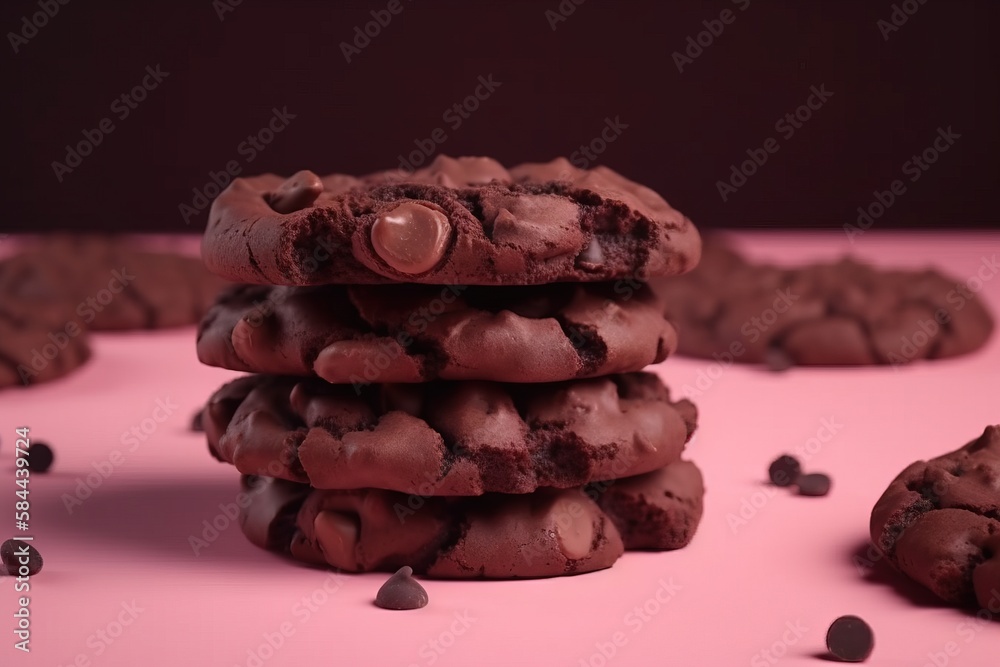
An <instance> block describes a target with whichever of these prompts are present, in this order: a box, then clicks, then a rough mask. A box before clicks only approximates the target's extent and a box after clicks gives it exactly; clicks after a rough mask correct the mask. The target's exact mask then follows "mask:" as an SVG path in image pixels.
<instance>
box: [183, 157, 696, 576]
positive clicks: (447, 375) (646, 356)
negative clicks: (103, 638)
mask: <svg viewBox="0 0 1000 667" xmlns="http://www.w3.org/2000/svg"><path fill="white" fill-rule="evenodd" d="M699 253H700V239H699V236H698V233H697V231H696V230H695V229H694V226H693V225H692V224H691V222H690V221H689V220H688V219H687V218H685V217H684V216H683V215H681V214H680V213H678V212H677V211H675V210H673V209H672V208H670V207H669V206H668V205H667V203H666V202H665V201H663V199H662V198H660V196H659V195H657V194H656V193H654V192H653V191H651V190H649V189H648V188H645V187H642V186H640V185H638V184H635V183H632V182H630V181H628V180H626V179H624V178H622V177H621V176H619V175H618V174H616V173H614V172H612V171H610V170H608V169H605V168H597V169H593V170H583V169H578V168H576V167H574V166H572V165H571V164H570V163H569V162H568V161H566V160H556V161H553V162H551V163H547V164H526V165H521V166H518V167H514V168H512V169H510V170H507V169H505V168H504V167H502V166H501V165H500V164H498V163H497V162H495V161H493V160H490V159H487V158H460V159H457V160H456V159H451V158H446V157H439V158H438V159H436V160H435V161H434V162H433V164H431V165H430V166H429V167H428V168H426V169H423V170H420V171H417V172H415V173H404V172H398V171H390V172H383V173H378V174H373V175H370V176H366V177H362V178H354V177H350V176H343V175H333V176H328V177H325V178H319V177H318V176H316V175H315V174H313V173H312V172H299V173H298V174H296V175H295V176H293V177H292V178H290V179H287V180H283V179H281V178H279V177H276V176H269V175H268V176H260V177H256V178H248V179H239V180H237V181H235V182H234V183H233V184H232V185H231V186H230V187H229V188H228V189H227V190H226V191H225V192H223V193H222V194H221V195H220V196H219V198H218V199H217V200H216V201H215V203H214V205H213V207H212V210H211V215H210V220H209V226H208V230H207V232H206V235H205V239H204V244H203V256H204V259H205V262H206V264H207V265H208V267H209V269H210V270H212V271H214V272H215V273H217V274H219V275H221V276H223V277H225V278H228V279H230V280H234V281H237V282H240V283H244V285H243V286H240V287H237V288H234V289H231V290H230V291H228V292H227V293H225V294H224V295H223V296H222V297H221V298H220V299H219V301H218V303H217V304H216V305H215V307H214V308H213V309H212V311H211V312H210V313H209V314H208V315H207V316H206V318H205V320H204V321H203V323H202V326H201V329H200V331H199V336H198V354H199V358H200V359H201V360H202V361H203V362H205V363H207V364H211V365H214V366H222V367H224V368H229V369H233V370H240V371H249V372H251V373H255V374H254V375H249V376H246V377H243V378H241V379H238V380H236V381H234V382H232V383H230V384H228V385H226V386H225V387H223V388H222V389H220V390H219V391H218V392H217V393H216V394H215V395H214V396H213V397H212V398H211V400H210V401H209V403H208V406H207V407H206V409H205V412H204V419H203V421H204V425H205V431H206V434H207V436H208V440H209V445H210V449H211V452H212V454H213V455H215V456H216V457H217V458H218V459H220V460H223V461H226V462H229V463H232V464H233V465H235V466H236V468H237V469H238V470H239V471H240V472H241V473H242V474H243V485H244V490H245V492H246V495H245V496H243V498H245V499H246V501H245V502H244V503H243V504H245V505H246V506H247V507H246V508H245V510H244V513H243V517H242V522H241V523H242V526H243V530H244V532H245V533H246V535H247V536H248V537H249V538H250V540H251V541H253V542H254V543H256V544H258V545H259V546H262V547H264V548H267V549H272V550H276V551H281V552H286V553H290V554H291V555H292V556H293V557H295V558H297V559H299V560H302V561H306V562H309V563H317V564H326V565H329V566H333V567H336V568H339V569H342V570H346V571H371V570H383V571H393V570H395V569H397V568H399V567H402V566H404V565H409V566H412V567H413V569H414V571H416V572H418V573H425V574H428V575H432V576H439V577H454V578H473V577H489V578H514V577H542V576H555V575H562V574H573V573H579V572H587V571H592V570H596V569H600V568H605V567H608V566H610V565H611V564H612V563H614V561H615V560H616V559H617V558H618V557H619V556H620V555H621V554H622V552H623V550H624V549H672V548H677V547H681V546H683V545H685V544H687V542H688V541H689V540H690V539H691V537H692V535H693V533H694V531H695V528H696V527H697V524H698V522H699V520H700V518H701V510H702V496H703V492H704V490H703V486H702V478H701V473H700V472H699V471H698V469H697V468H696V467H695V466H694V465H693V464H692V463H690V462H687V461H684V460H681V458H680V457H681V453H682V451H683V449H684V447H685V444H686V443H687V441H688V440H689V439H690V437H691V434H692V432H693V431H694V429H695V424H696V411H695V407H694V406H693V405H692V404H691V403H690V402H688V401H686V400H680V401H673V400H671V398H670V395H669V392H668V390H667V388H666V387H664V385H663V384H662V383H661V382H660V380H659V379H658V378H657V377H656V376H655V375H653V374H650V373H643V372H640V371H641V369H642V368H643V367H645V366H646V365H648V364H651V363H657V362H660V361H662V360H663V359H665V358H666V357H667V356H668V355H669V354H670V353H671V352H672V351H673V350H674V349H675V348H676V346H677V340H676V333H675V331H674V329H673V328H672V327H671V325H670V324H669V323H668V322H667V321H666V320H665V319H664V317H663V315H662V306H661V305H660V304H659V302H658V301H657V300H656V299H655V298H654V297H653V296H652V294H651V292H650V291H649V290H648V288H647V287H646V286H645V282H644V281H645V279H646V278H647V277H650V276H668V275H674V274H678V273H681V272H684V271H686V270H688V269H690V268H691V267H692V266H693V265H694V264H695V263H696V262H697V260H698V257H699Z"/></svg>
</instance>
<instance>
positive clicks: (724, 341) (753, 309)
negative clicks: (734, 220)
mask: <svg viewBox="0 0 1000 667" xmlns="http://www.w3.org/2000/svg"><path fill="white" fill-rule="evenodd" d="M652 284H653V287H654V289H655V290H656V292H657V294H658V295H659V296H660V297H661V298H662V299H663V301H664V303H665V305H666V314H667V316H668V318H669V319H670V320H671V321H672V322H673V323H674V326H676V327H677V330H678V332H679V334H680V342H679V347H678V352H679V353H680V354H685V355H690V356H694V357H703V358H720V359H721V358H725V359H727V360H728V359H729V358H730V357H732V359H734V360H735V361H738V362H748V363H761V362H766V363H768V364H769V365H771V366H773V367H775V368H778V369H781V368H785V367H787V366H789V365H792V364H800V365H868V364H893V365H899V364H905V363H909V362H911V361H914V360H916V359H938V358H943V357H952V356H956V355H960V354H965V353H968V352H971V351H973V350H976V349H977V348H979V347H981V346H982V345H983V344H984V343H985V342H986V340H987V339H988V338H989V335H990V333H991V331H992V329H993V321H992V318H991V317H990V314H989V312H988V311H987V310H986V308H985V307H984V305H983V303H982V302H981V300H980V299H979V297H978V296H976V295H975V294H973V293H971V292H970V291H969V290H968V289H967V288H966V286H965V285H963V284H961V283H958V282H956V281H955V280H953V279H950V278H947V277H945V276H943V275H941V274H940V273H938V272H936V271H934V270H930V269H928V270H925V271H888V270H881V269H876V268H874V267H872V266H869V265H866V264H861V263H859V262H855V261H852V260H850V259H844V260H841V261H840V262H837V263H833V264H816V265H810V266H805V267H801V268H794V269H782V268H778V267H775V266H770V265H765V264H751V263H748V262H746V261H745V260H744V259H743V258H742V257H740V256H739V255H737V254H736V253H734V252H732V251H731V250H729V249H727V248H725V247H724V246H722V245H721V244H719V243H717V242H709V243H706V245H705V251H704V254H703V256H702V260H701V264H699V266H698V268H697V269H695V270H694V271H693V272H691V273H690V274H688V275H686V276H681V277H678V278H674V279H670V280H654V281H652Z"/></svg>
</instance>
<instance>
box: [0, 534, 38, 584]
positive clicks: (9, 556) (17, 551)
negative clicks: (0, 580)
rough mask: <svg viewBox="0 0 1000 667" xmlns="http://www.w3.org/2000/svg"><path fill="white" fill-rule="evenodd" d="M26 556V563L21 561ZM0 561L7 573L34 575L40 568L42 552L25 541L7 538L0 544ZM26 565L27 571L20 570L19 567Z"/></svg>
mask: <svg viewBox="0 0 1000 667" xmlns="http://www.w3.org/2000/svg"><path fill="white" fill-rule="evenodd" d="M25 557H27V561H28V562H27V563H22V562H21V561H22V559H24V558H25ZM0 561H3V566H4V569H6V570H7V574H10V575H12V576H22V575H27V576H29V577H30V576H34V575H36V574H38V573H39V572H40V571H41V569H42V554H40V553H38V549H36V548H35V547H33V546H31V545H30V544H28V543H27V542H22V541H20V540H7V541H6V542H4V543H3V544H2V545H0ZM22 567H26V568H27V571H26V572H22V571H21V568H22Z"/></svg>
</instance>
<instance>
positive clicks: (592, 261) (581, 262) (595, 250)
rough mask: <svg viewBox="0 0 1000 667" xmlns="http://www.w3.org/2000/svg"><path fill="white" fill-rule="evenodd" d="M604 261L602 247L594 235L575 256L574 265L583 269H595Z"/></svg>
mask: <svg viewBox="0 0 1000 667" xmlns="http://www.w3.org/2000/svg"><path fill="white" fill-rule="evenodd" d="M603 263H604V249H603V248H601V242H600V241H598V240H597V237H596V236H595V237H594V238H592V239H591V240H590V243H588V244H587V247H586V248H584V249H583V251H582V252H581V253H580V254H579V256H577V258H576V265H577V266H579V267H581V268H584V269H597V268H600V266H601V265H602V264H603Z"/></svg>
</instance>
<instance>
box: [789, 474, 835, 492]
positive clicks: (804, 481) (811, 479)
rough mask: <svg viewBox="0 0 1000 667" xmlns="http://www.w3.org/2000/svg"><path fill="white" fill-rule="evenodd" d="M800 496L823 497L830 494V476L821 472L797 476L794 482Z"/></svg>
mask: <svg viewBox="0 0 1000 667" xmlns="http://www.w3.org/2000/svg"><path fill="white" fill-rule="evenodd" d="M795 484H796V486H798V487H799V495H800V496H825V495H826V494H828V493H830V476H829V475H824V474H823V473H821V472H813V473H809V474H808V475H799V477H798V479H796V480H795Z"/></svg>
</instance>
